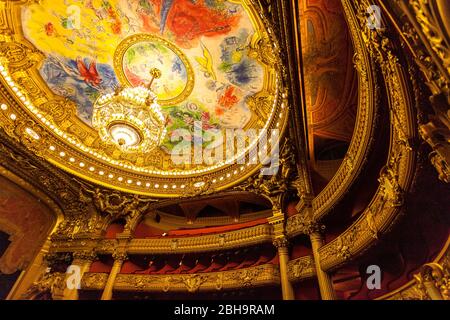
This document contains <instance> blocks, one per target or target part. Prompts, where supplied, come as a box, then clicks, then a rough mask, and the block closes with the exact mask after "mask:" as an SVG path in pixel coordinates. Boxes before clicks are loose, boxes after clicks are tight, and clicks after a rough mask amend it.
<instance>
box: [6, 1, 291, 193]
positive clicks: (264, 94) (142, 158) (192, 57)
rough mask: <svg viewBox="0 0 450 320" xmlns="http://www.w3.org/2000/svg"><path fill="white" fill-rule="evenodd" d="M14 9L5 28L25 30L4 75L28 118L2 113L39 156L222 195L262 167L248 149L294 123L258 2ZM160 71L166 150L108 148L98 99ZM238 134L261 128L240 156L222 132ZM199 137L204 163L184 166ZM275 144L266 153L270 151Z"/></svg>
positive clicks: (10, 41)
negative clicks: (182, 156)
mask: <svg viewBox="0 0 450 320" xmlns="http://www.w3.org/2000/svg"><path fill="white" fill-rule="evenodd" d="M6 6H7V8H5V9H6V10H5V11H4V12H5V15H6V16H7V17H6V19H4V21H6V22H5V23H6V24H7V26H4V27H8V28H12V29H13V30H14V35H12V36H5V37H4V39H3V40H4V41H5V45H4V46H3V48H1V49H0V50H1V51H2V56H3V58H2V61H1V64H2V66H1V70H0V71H2V80H3V81H4V82H5V83H6V84H7V85H8V87H9V88H10V89H11V90H12V92H14V94H16V96H17V100H18V101H20V104H21V105H20V109H21V112H17V111H16V112H15V113H11V112H12V110H11V106H6V105H5V106H3V109H5V110H3V111H2V114H0V116H1V117H3V118H4V121H5V122H10V123H11V126H12V127H14V129H11V130H16V131H17V130H22V131H23V133H24V135H25V139H26V140H27V144H28V146H29V147H30V148H32V149H33V150H34V151H35V152H37V153H38V154H39V155H41V156H43V157H45V158H47V159H48V160H49V161H50V162H52V163H54V164H56V165H58V166H60V167H62V168H63V169H65V170H67V171H69V172H71V173H74V174H76V175H78V176H79V177H82V178H84V179H87V180H90V181H93V182H96V183H99V184H102V185H106V186H109V187H113V188H116V189H120V190H127V191H133V192H137V193H141V194H148V195H154V196H176V195H180V194H184V193H185V192H186V191H185V190H189V192H190V193H191V192H195V190H193V189H196V188H199V189H200V188H201V189H207V188H211V189H215V190H220V189H223V188H225V187H229V186H230V185H232V184H234V183H237V182H239V181H241V180H243V179H245V178H246V177H247V176H249V175H250V174H252V173H253V172H255V171H256V170H258V169H259V168H260V165H259V164H258V163H260V162H259V161H248V160H249V157H250V156H249V155H248V154H249V153H250V151H252V152H257V149H254V147H255V146H256V143H257V137H259V136H261V134H265V133H264V131H263V130H261V129H283V128H284V126H285V122H286V121H285V120H286V114H287V112H283V110H284V109H287V104H286V101H285V100H286V98H287V94H286V91H285V89H284V88H283V87H282V84H281V83H282V81H281V78H280V69H281V63H280V62H279V61H280V60H279V52H278V49H277V47H278V46H277V43H276V39H274V38H273V37H272V35H271V34H272V32H271V30H270V26H269V25H268V23H267V22H265V21H264V20H263V19H262V18H261V15H260V14H259V13H258V8H257V7H255V6H254V5H252V4H251V1H249V0H229V1H223V0H200V1H191V0H133V1H125V0H110V1H106V0H79V1H69V2H68V1H65V0H52V1H50V0H43V1H39V2H36V1H18V2H12V3H7V4H6ZM155 67H156V68H158V69H160V70H161V71H162V77H161V78H160V79H158V80H157V81H155V82H154V85H153V87H152V89H153V91H154V92H155V93H156V95H157V98H158V102H159V104H160V105H161V106H162V111H163V114H164V116H165V118H166V121H167V122H166V128H167V131H168V132H167V135H166V136H165V139H164V141H163V143H162V144H161V146H160V147H159V148H157V149H155V150H153V151H151V152H147V153H138V152H123V150H121V149H120V148H119V146H118V145H116V144H111V143H106V142H104V141H102V140H101V139H100V138H99V135H98V133H97V131H96V130H95V129H94V128H93V127H92V123H91V121H92V115H93V105H94V103H95V101H96V99H97V98H98V97H99V96H100V95H101V94H105V93H112V92H114V90H115V89H116V88H118V87H123V86H138V85H142V84H145V83H147V82H148V81H149V78H150V75H149V70H150V69H151V68H155ZM22 112H23V113H22ZM13 118H14V119H13ZM199 126H200V127H199ZM230 129H245V130H247V129H256V131H255V132H256V135H255V136H251V137H246V138H244V140H245V141H244V142H245V146H246V147H245V148H244V149H242V152H240V153H239V152H234V153H233V156H228V150H229V149H230V148H235V146H236V141H234V140H233V143H232V146H231V147H230V144H227V143H225V139H220V138H219V137H218V135H216V134H218V133H223V134H225V133H226V132H229V130H230ZM211 132H213V133H215V134H211ZM198 133H200V135H201V137H202V138H203V140H202V141H201V145H202V146H203V159H201V160H203V161H201V160H200V161H190V162H189V163H188V162H186V161H183V162H176V161H175V162H174V161H173V159H174V158H173V157H172V156H173V155H174V154H175V155H176V154H177V152H179V148H177V147H179V145H180V142H183V143H187V144H189V145H191V143H192V142H193V141H197V140H196V139H198V138H199V137H198V135H197V134H198ZM268 147H269V148H268V150H267V149H264V150H259V152H263V151H264V153H270V149H271V148H270V147H271V146H270V145H269V146H268ZM221 152H222V153H224V154H227V156H226V158H225V157H220V153H221ZM252 157H254V155H252ZM261 157H264V155H263V156H261ZM241 158H246V159H247V160H246V161H237V160H239V159H241ZM238 162H239V163H243V162H245V163H247V164H246V165H240V164H238Z"/></svg>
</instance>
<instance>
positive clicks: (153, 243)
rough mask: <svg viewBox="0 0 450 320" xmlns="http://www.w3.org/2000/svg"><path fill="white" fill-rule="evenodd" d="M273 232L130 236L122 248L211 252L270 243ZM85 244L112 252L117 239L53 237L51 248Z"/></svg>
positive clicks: (267, 227) (266, 227)
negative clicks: (131, 237)
mask: <svg viewBox="0 0 450 320" xmlns="http://www.w3.org/2000/svg"><path fill="white" fill-rule="evenodd" d="M272 233H273V230H272V227H271V226H270V225H268V224H264V225H259V226H255V227H250V228H245V229H241V230H236V231H230V232H224V233H219V234H212V235H204V236H196V237H170V238H154V239H130V240H129V241H128V243H127V244H126V247H125V250H126V252H127V253H128V254H163V253H168V252H170V253H173V254H178V253H195V252H212V251H218V250H229V249H237V248H241V247H246V246H249V245H258V244H263V243H271V242H272ZM128 237H129V236H128ZM129 238H130V237H129ZM86 246H88V247H93V248H94V250H95V251H96V252H97V253H100V254H111V253H113V252H114V250H115V249H116V248H117V247H118V246H119V241H118V240H116V239H100V238H97V239H95V238H94V239H92V238H90V237H80V238H74V239H71V240H68V239H56V238H53V241H52V244H51V247H50V251H51V252H78V251H84V250H86Z"/></svg>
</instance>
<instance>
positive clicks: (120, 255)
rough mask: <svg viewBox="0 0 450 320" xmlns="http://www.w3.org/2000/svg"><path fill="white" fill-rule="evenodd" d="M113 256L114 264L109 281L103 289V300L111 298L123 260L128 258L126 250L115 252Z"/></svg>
mask: <svg viewBox="0 0 450 320" xmlns="http://www.w3.org/2000/svg"><path fill="white" fill-rule="evenodd" d="M113 258H114V264H113V267H112V269H111V272H110V274H109V277H108V281H107V282H106V285H105V289H104V290H103V294H102V297H101V300H111V298H112V294H113V287H114V283H115V281H116V277H117V274H118V273H119V272H120V269H121V268H122V264H123V262H124V261H125V260H127V258H128V257H127V254H126V253H125V252H114V253H113Z"/></svg>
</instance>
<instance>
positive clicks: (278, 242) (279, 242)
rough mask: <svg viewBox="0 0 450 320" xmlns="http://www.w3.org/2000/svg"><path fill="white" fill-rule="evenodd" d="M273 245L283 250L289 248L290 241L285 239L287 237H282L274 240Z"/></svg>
mask: <svg viewBox="0 0 450 320" xmlns="http://www.w3.org/2000/svg"><path fill="white" fill-rule="evenodd" d="M273 245H274V246H275V247H276V248H277V249H281V248H286V249H287V248H289V245H290V243H289V240H288V239H287V238H286V237H285V236H280V237H276V238H275V239H273Z"/></svg>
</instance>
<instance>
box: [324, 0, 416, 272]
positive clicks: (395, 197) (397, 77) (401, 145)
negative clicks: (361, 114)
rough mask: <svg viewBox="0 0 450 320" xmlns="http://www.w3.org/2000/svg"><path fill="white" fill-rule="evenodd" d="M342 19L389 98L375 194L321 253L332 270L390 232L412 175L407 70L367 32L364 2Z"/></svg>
mask: <svg viewBox="0 0 450 320" xmlns="http://www.w3.org/2000/svg"><path fill="white" fill-rule="evenodd" d="M343 4H344V8H345V11H346V14H347V15H348V16H353V17H354V19H358V20H359V21H360V28H361V29H362V30H365V31H364V32H363V33H362V35H363V36H364V41H365V43H366V46H367V48H368V50H369V52H370V54H371V55H372V56H373V58H374V59H376V61H377V62H378V64H379V65H380V68H381V71H382V73H383V77H384V80H385V84H386V89H387V93H388V95H389V109H390V114H391V145H390V152H389V158H388V162H387V164H386V166H385V167H384V168H383V169H382V170H381V172H380V176H379V179H378V181H379V182H380V185H379V188H378V190H377V192H376V195H375V196H374V198H373V199H372V202H371V203H370V204H369V206H368V207H367V208H366V210H365V211H364V213H363V214H362V215H361V216H360V217H359V218H358V220H357V221H356V222H355V223H353V224H352V225H351V226H350V227H349V228H348V229H347V230H346V231H344V232H343V233H342V234H341V235H340V236H339V237H337V238H336V239H335V240H333V241H332V242H330V243H328V244H326V245H325V246H323V247H322V248H321V249H320V250H319V252H320V256H321V261H320V263H321V267H322V269H323V270H326V271H330V270H333V269H335V268H336V267H338V266H339V265H342V264H344V263H346V262H347V261H348V260H350V259H353V258H354V257H355V256H357V255H359V254H361V253H362V252H364V251H366V250H367V249H368V248H370V247H371V246H373V245H374V244H375V243H376V242H377V240H378V238H379V236H380V235H381V234H383V233H385V232H388V231H389V230H390V229H391V228H392V226H393V224H394V222H395V221H396V220H397V219H398V218H399V216H400V215H401V214H402V213H403V211H404V208H403V205H404V201H405V195H406V194H407V193H408V191H409V190H410V188H411V185H412V183H413V180H414V175H415V171H416V170H415V166H416V152H415V151H414V150H413V146H412V142H413V141H414V140H415V139H416V134H417V133H416V132H417V131H416V129H415V115H414V112H413V107H412V98H411V94H410V92H409V91H410V90H409V89H408V88H409V87H408V84H407V77H406V75H405V71H404V69H403V67H402V65H401V64H400V61H399V59H398V58H397V56H396V49H395V48H394V47H395V46H394V44H393V43H392V42H391V39H390V38H389V35H388V34H387V33H385V31H384V30H372V31H371V30H369V29H368V28H366V23H367V18H366V8H367V6H369V5H370V3H369V2H368V1H364V0H361V1H354V3H353V4H351V3H350V1H347V0H345V1H343Z"/></svg>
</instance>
